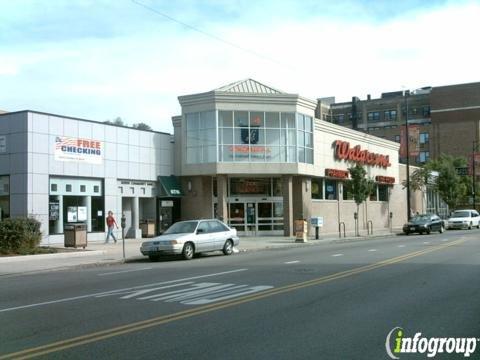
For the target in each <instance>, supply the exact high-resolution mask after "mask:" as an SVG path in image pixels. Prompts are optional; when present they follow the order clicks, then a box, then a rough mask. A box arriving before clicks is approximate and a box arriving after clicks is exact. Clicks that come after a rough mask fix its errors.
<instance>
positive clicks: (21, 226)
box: [0, 218, 42, 254]
mask: <svg viewBox="0 0 480 360" xmlns="http://www.w3.org/2000/svg"><path fill="white" fill-rule="evenodd" d="M41 240H42V233H41V232H40V222H39V221H38V220H35V219H33V218H8V219H4V220H3V221H0V253H2V254H14V253H22V252H26V251H27V252H28V251H29V250H32V249H34V248H35V247H37V246H38V245H39V244H40V241H41Z"/></svg>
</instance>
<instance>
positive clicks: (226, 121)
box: [218, 111, 233, 127]
mask: <svg viewBox="0 0 480 360" xmlns="http://www.w3.org/2000/svg"><path fill="white" fill-rule="evenodd" d="M218 125H219V126H220V127H233V112H232V111H219V112H218Z"/></svg>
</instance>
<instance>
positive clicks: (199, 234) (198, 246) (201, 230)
mask: <svg viewBox="0 0 480 360" xmlns="http://www.w3.org/2000/svg"><path fill="white" fill-rule="evenodd" d="M211 236H212V234H211V233H210V228H209V226H208V221H200V223H199V224H198V227H197V230H196V233H195V250H196V252H205V251H210V248H211V247H212V245H211Z"/></svg>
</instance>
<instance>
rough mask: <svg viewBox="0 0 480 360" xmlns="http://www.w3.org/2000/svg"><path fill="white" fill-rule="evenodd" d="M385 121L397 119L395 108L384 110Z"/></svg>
mask: <svg viewBox="0 0 480 360" xmlns="http://www.w3.org/2000/svg"><path fill="white" fill-rule="evenodd" d="M383 115H384V118H385V121H395V120H397V110H386V111H384V113H383Z"/></svg>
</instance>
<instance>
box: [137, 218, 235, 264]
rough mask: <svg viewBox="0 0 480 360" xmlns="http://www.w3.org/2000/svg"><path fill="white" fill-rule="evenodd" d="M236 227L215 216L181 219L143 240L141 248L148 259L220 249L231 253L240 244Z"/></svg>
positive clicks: (187, 256)
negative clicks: (200, 218)
mask: <svg viewBox="0 0 480 360" xmlns="http://www.w3.org/2000/svg"><path fill="white" fill-rule="evenodd" d="M239 242H240V240H239V238H238V236H237V230H236V229H231V228H229V227H228V226H227V225H225V224H224V223H223V222H221V221H219V220H216V219H208V220H189V221H180V222H177V223H175V224H173V225H172V226H170V227H169V228H168V229H167V230H166V231H165V232H164V233H163V234H162V235H160V236H157V237H155V238H153V239H151V240H149V241H145V242H143V243H142V246H141V247H140V252H141V253H142V254H143V255H146V256H148V257H149V258H150V260H157V259H158V258H159V256H160V255H167V254H171V255H180V254H182V255H183V258H184V259H186V260H190V259H191V258H193V256H194V255H195V254H196V253H203V252H210V251H218V250H221V251H223V253H224V254H225V255H231V254H232V253H233V247H234V246H237V245H238V244H239Z"/></svg>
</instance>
